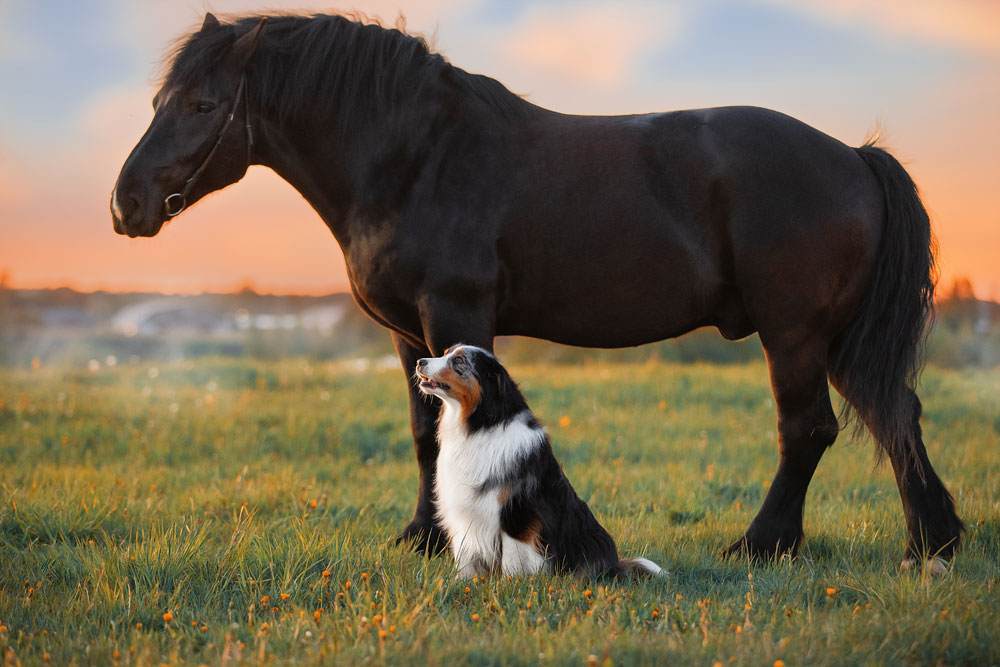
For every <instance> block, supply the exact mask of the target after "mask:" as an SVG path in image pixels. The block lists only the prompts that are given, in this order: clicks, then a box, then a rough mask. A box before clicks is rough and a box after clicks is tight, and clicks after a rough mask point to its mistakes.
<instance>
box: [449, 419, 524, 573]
mask: <svg viewBox="0 0 1000 667" xmlns="http://www.w3.org/2000/svg"><path fill="white" fill-rule="evenodd" d="M456 413H457V411H455V410H450V409H449V408H448V407H447V406H446V407H445V410H444V414H443V415H442V419H441V423H440V424H439V425H438V441H439V444H440V448H441V449H440V452H439V454H438V460H437V472H436V475H435V495H436V501H435V502H436V506H437V514H438V518H439V520H440V521H441V525H442V527H443V528H444V529H445V532H446V533H447V534H448V538H449V539H450V541H451V549H452V552H453V553H454V555H455V562H456V564H457V565H458V569H459V575H460V576H464V577H471V576H474V575H476V574H484V573H485V572H486V571H489V570H491V569H493V568H494V567H495V566H496V565H497V564H499V561H500V559H501V557H502V554H503V550H504V548H507V549H508V550H509V549H510V548H512V547H509V546H508V543H509V542H511V541H513V540H511V539H510V538H509V537H507V536H503V535H502V531H501V529H500V511H501V508H502V505H501V502H500V500H501V498H500V494H501V489H499V488H497V487H496V486H495V481H496V480H499V479H503V478H505V477H506V476H507V475H508V474H509V473H510V472H511V470H512V469H513V467H514V466H516V465H517V464H518V462H519V461H520V460H521V458H522V457H523V456H524V455H525V453H527V452H529V451H530V450H531V448H533V447H537V446H538V443H539V441H540V439H541V438H542V437H544V434H543V432H541V431H540V430H538V429H532V428H529V427H528V426H527V425H526V420H525V419H515V420H513V421H511V422H510V423H508V424H507V425H505V426H502V427H496V428H492V429H483V430H482V431H479V432H477V433H474V434H469V433H467V432H466V430H465V426H464V424H462V423H459V422H458V420H457V419H456V417H457V415H456ZM528 416H529V417H530V415H528ZM506 560H507V559H506V558H503V561H504V566H505V567H504V570H505V571H506V570H507V567H506ZM521 560H523V557H522V558H521ZM540 567H541V559H540V557H539V559H538V563H536V564H535V567H534V570H537V569H539V568H540ZM534 570H533V571H534Z"/></svg>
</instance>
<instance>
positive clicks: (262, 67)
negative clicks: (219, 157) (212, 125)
mask: <svg viewBox="0 0 1000 667" xmlns="http://www.w3.org/2000/svg"><path fill="white" fill-rule="evenodd" d="M260 18H261V17H260V16H240V17H234V18H231V19H228V20H227V22H226V23H223V24H222V27H221V28H220V29H216V30H209V31H207V34H202V32H201V31H196V32H193V33H190V34H189V35H187V36H186V37H183V38H182V39H181V41H180V42H179V43H178V45H177V47H176V48H175V49H174V51H173V52H172V54H171V56H170V58H169V64H168V67H167V72H166V76H165V77H164V83H165V84H167V85H168V86H170V87H175V86H176V87H178V88H180V89H183V88H185V87H188V86H192V85H194V84H197V83H198V82H199V81H201V80H203V78H204V77H205V76H206V73H208V72H211V71H212V70H213V68H215V67H217V66H218V65H219V64H220V63H221V62H222V61H223V59H224V58H225V56H226V54H227V53H228V52H229V49H230V48H231V47H232V45H233V43H234V42H235V41H236V40H237V39H238V38H239V37H240V36H241V35H244V34H246V33H247V32H248V31H250V30H251V29H253V28H254V27H255V26H256V25H257V24H258V22H259V21H260ZM442 73H443V74H446V75H447V78H448V80H449V81H451V82H452V84H453V85H455V86H456V87H457V88H458V89H459V90H460V91H462V92H464V93H466V94H469V95H474V96H476V97H478V98H479V99H481V100H483V101H484V102H486V103H487V104H488V105H489V106H491V107H492V108H494V109H495V110H497V111H498V112H500V113H501V115H503V116H507V117H510V116H514V117H516V116H519V115H521V114H522V113H523V109H524V106H523V104H521V98H519V97H518V96H516V95H514V94H513V93H511V92H510V91H508V90H507V89H506V88H505V87H504V86H503V85H502V84H501V83H499V82H498V81H496V80H494V79H491V78H489V77H485V76H481V75H477V74H469V73H468V72H465V71H464V70H461V69H459V68H457V67H454V66H452V65H451V64H450V63H448V62H447V60H445V58H444V57H443V56H441V55H440V54H437V53H434V52H433V51H431V49H430V48H429V47H428V45H427V42H426V41H425V40H424V39H423V38H421V37H415V36H412V35H408V34H406V33H405V32H403V31H402V30H399V29H395V28H385V27H383V26H381V25H380V24H378V23H375V22H369V21H365V20H363V19H362V18H359V17H351V18H349V17H346V16H340V15H332V16H330V15H323V14H317V15H314V16H302V15H292V14H285V15H279V16H268V17H267V24H266V25H265V27H264V37H263V40H262V41H261V44H260V47H259V48H258V50H257V52H256V53H255V54H254V56H253V58H252V60H251V63H250V66H249V67H248V91H249V95H250V100H251V104H252V105H254V106H256V107H257V108H260V109H262V110H266V111H268V112H270V113H272V114H274V115H275V116H276V117H277V118H278V119H286V118H290V117H293V116H295V115H297V114H298V113H301V112H308V113H310V114H317V113H318V114H324V113H327V114H329V113H337V114H338V116H339V121H340V125H341V127H342V128H344V129H348V128H350V127H352V126H353V122H352V121H353V120H355V119H358V118H360V119H363V118H365V117H371V116H372V115H374V114H378V115H382V114H386V113H392V112H393V111H397V110H399V109H400V108H401V107H403V106H405V105H406V104H407V103H408V102H412V101H413V97H414V96H415V94H416V92H417V91H419V90H420V89H421V87H423V86H424V85H425V84H427V83H428V82H431V81H434V80H436V79H438V78H439V77H440V75H441V74H442Z"/></svg>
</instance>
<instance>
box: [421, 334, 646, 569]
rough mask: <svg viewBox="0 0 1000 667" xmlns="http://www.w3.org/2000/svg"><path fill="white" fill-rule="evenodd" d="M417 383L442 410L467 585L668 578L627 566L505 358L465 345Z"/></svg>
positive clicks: (426, 369)
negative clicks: (501, 577)
mask: <svg viewBox="0 0 1000 667" xmlns="http://www.w3.org/2000/svg"><path fill="white" fill-rule="evenodd" d="M416 378H417V380H419V382H420V389H421V391H423V392H424V393H425V394H429V395H433V396H437V397H439V398H440V399H441V400H442V401H443V403H444V406H443V409H442V412H441V420H440V422H439V423H438V441H439V443H440V447H441V449H440V453H439V454H438V460H437V474H436V477H435V492H436V495H437V499H436V503H437V516H438V519H439V520H440V521H441V525H442V526H443V527H444V529H445V532H446V533H447V535H448V537H449V539H450V541H451V549H452V552H453V553H454V555H455V562H456V564H457V566H458V571H459V576H461V577H472V576H476V575H483V574H487V573H489V572H494V571H498V570H502V571H503V572H504V573H506V574H512V575H513V574H533V573H535V572H545V571H556V572H560V571H569V572H574V573H577V574H580V575H584V576H607V575H611V576H621V575H624V574H628V573H636V574H656V575H659V574H662V573H663V571H662V570H661V569H660V567H659V566H658V565H656V564H655V563H653V562H651V561H649V560H646V559H645V558H635V559H628V560H620V559H619V558H618V549H617V548H616V547H615V541H614V540H613V539H612V538H611V536H610V535H609V534H608V532H607V531H606V530H604V528H603V527H602V526H601V524H599V523H598V522H597V519H595V518H594V515H593V514H592V513H591V511H590V508H589V507H587V504H586V503H585V502H583V501H582V500H581V499H580V497H579V496H577V495H576V492H575V491H574V490H573V487H572V486H571V485H570V483H569V480H568V479H566V476H565V475H564V474H563V471H562V469H561V468H560V467H559V463H558V462H557V461H556V458H555V456H554V455H553V453H552V445H551V444H550V443H549V438H548V435H547V434H546V432H545V429H544V428H543V427H542V425H541V424H539V423H538V420H536V419H535V417H534V415H533V414H532V413H531V410H530V409H529V408H528V405H527V403H525V400H524V396H522V395H521V392H520V390H519V389H518V388H517V385H516V384H515V383H514V381H513V380H512V379H511V377H510V375H509V374H508V373H507V371H506V369H504V367H503V366H502V365H501V364H500V362H499V361H497V359H496V357H494V356H493V355H492V354H490V353H489V352H487V351H486V350H483V349H481V348H477V347H472V346H469V345H456V346H454V347H452V348H451V349H449V350H448V351H446V352H445V354H444V356H442V357H436V358H431V359H420V360H419V361H418V362H417V368H416Z"/></svg>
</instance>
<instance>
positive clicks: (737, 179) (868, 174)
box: [111, 14, 963, 565]
mask: <svg viewBox="0 0 1000 667" xmlns="http://www.w3.org/2000/svg"><path fill="white" fill-rule="evenodd" d="M153 106H154V108H155V115H154V117H153V121H152V123H151V125H150V127H149V129H148V130H147V131H146V134H145V135H144V136H143V137H142V139H141V140H140V141H139V143H138V145H137V146H136V147H135V149H134V150H133V151H132V154H131V155H130V156H129V157H128V160H127V161H126V162H125V165H124V167H123V168H122V171H121V174H120V175H119V177H118V181H117V183H116V184H115V188H114V191H113V193H112V198H111V211H112V217H113V220H114V228H115V230H116V231H117V232H119V233H121V234H128V235H129V236H132V237H135V236H153V235H154V234H156V233H157V232H158V231H159V230H160V228H161V226H162V225H163V223H164V222H165V221H166V220H167V219H168V218H170V217H173V216H174V215H177V214H178V213H180V212H181V211H182V210H184V208H185V207H186V206H189V205H191V204H192V203H194V202H195V201H197V200H198V199H199V198H201V197H203V196H204V195H206V194H208V193H210V192H213V191H215V190H218V189H220V188H223V187H225V186H227V185H229V184H231V183H234V182H236V181H238V180H239V179H240V178H242V177H243V175H244V173H245V172H246V170H247V167H248V165H249V164H262V165H266V166H268V167H270V168H271V169H273V170H274V171H275V172H277V173H278V174H279V175H280V176H281V177H282V178H284V179H285V180H286V181H288V182H289V183H290V184H291V185H292V186H294V187H295V188H296V189H297V190H298V191H299V192H300V193H301V194H302V195H303V196H304V197H305V198H306V199H307V200H308V201H309V203H310V204H312V206H313V208H315V209H316V211H317V212H318V213H319V215H320V216H321V217H322V219H323V220H324V221H325V222H326V224H327V226H329V228H330V230H331V231H332V232H333V235H334V236H335V237H336V239H337V241H338V243H339V244H340V247H341V249H342V250H343V252H344V256H345V259H346V264H347V271H348V275H349V277H350V281H351V287H352V289H353V292H354V297H355V298H356V300H357V302H358V304H359V305H360V307H361V308H362V309H363V310H364V311H365V312H366V313H367V314H368V315H370V316H371V317H372V318H373V319H374V320H375V321H377V322H379V323H380V324H382V325H384V326H385V327H386V328H388V329H389V330H390V331H391V332H392V339H393V342H394V344H395V347H396V350H397V352H398V353H399V358H400V360H401V361H402V364H403V368H404V370H405V371H407V373H408V372H409V370H410V369H412V368H413V367H414V364H415V362H416V360H417V359H419V358H421V357H428V356H439V355H440V354H441V353H442V352H443V351H444V350H445V348H447V347H449V346H450V345H452V344H453V343H458V342H463V343H467V344H472V345H478V346H481V347H484V348H486V349H492V345H493V338H494V336H496V335H498V334H518V335H523V336H533V337H537V338H545V339H548V340H553V341H558V342H560V343H566V344H570V345H582V346H590V347H625V346H631V345H640V344H643V343H648V342H651V341H657V340H662V339H665V338H669V337H673V336H678V335H681V334H683V333H685V332H688V331H691V330H692V329H695V328H698V327H703V326H715V327H717V328H718V330H719V331H720V332H721V333H722V334H723V336H725V337H727V338H730V339H737V338H742V337H744V336H747V335H749V334H751V333H753V332H755V331H756V332H758V333H759V334H760V340H761V342H762V344H763V347H764V351H765V353H766V355H767V362H768V368H769V370H770V377H771V386H772V389H773V392H774V397H775V401H776V404H777V409H778V429H779V433H780V443H781V444H780V450H781V459H780V463H779V464H778V470H777V473H776V474H775V477H774V481H773V482H772V484H771V487H770V490H769V491H768V494H767V497H766V498H765V500H764V504H763V506H762V507H761V508H760V511H759V512H758V514H757V516H756V518H755V519H754V520H753V522H752V523H751V524H750V526H749V528H748V529H747V531H746V533H745V534H744V535H743V536H742V537H741V538H740V539H739V540H737V541H736V542H735V543H734V544H733V545H732V546H731V547H730V548H729V552H730V553H746V554H748V555H749V556H750V557H751V558H772V557H774V556H776V555H780V554H785V553H791V554H793V555H794V554H795V552H796V550H797V548H798V547H799V545H800V543H801V540H802V509H803V503H804V500H805V496H806V489H807V487H808V486H809V481H810V479H811V478H812V476H813V472H814V470H815V469H816V465H817V464H818V463H819V460H820V457H821V456H822V455H823V452H824V450H826V448H827V447H829V446H830V445H831V444H832V443H833V441H834V439H835V438H836V437H837V433H838V431H839V422H838V419H837V417H836V415H835V414H834V410H833V408H832V407H831V403H830V397H829V391H828V384H827V383H828V381H829V382H831V383H832V384H833V386H834V387H835V388H836V389H837V391H839V392H840V393H841V394H842V395H843V396H844V397H845V398H846V399H847V402H848V403H849V404H850V406H851V408H852V409H853V413H854V415H855V416H856V417H857V419H858V422H859V423H860V424H864V425H865V426H867V428H868V429H869V430H870V431H871V432H872V433H873V435H874V437H875V440H876V442H877V443H878V446H879V448H880V451H881V452H884V453H885V455H887V456H888V458H889V460H890V462H891V464H892V467H893V470H894V472H895V475H896V481H897V484H898V486H899V491H900V495H901V496H902V500H903V510H904V513H905V515H906V523H907V528H908V531H909V540H908V544H907V546H906V553H905V560H906V561H907V562H911V561H913V560H914V559H920V562H923V558H924V557H926V556H928V555H937V556H939V557H941V558H944V559H949V558H951V556H952V555H953V554H954V552H955V549H956V547H957V546H958V542H959V538H960V536H961V533H962V531H963V525H962V522H961V521H960V520H959V518H958V516H957V515H956V513H955V508H954V502H953V500H952V498H951V496H950V495H949V493H948V491H947V490H946V489H945V488H944V486H943V484H942V483H941V480H940V479H939V478H938V476H937V474H935V472H934V470H933V468H932V467H931V464H930V462H929V461H928V459H927V454H926V451H925V449H924V445H923V442H922V440H921V430H920V425H919V417H920V413H921V407H920V402H919V400H918V399H917V396H916V394H915V393H914V391H913V387H914V383H915V379H916V375H917V373H918V371H919V367H920V364H921V358H920V349H921V346H922V343H923V337H924V333H925V328H926V325H927V321H928V316H929V310H930V308H931V298H932V294H933V289H934V285H933V270H934V266H933V264H934V258H933V252H932V239H931V232H930V223H929V220H928V217H927V213H926V212H925V210H924V207H923V205H922V204H921V202H920V199H919V197H918V194H917V191H916V188H915V186H914V184H913V182H912V181H911V180H910V177H909V176H908V175H907V173H906V172H905V171H904V170H903V168H902V167H901V166H900V165H899V163H898V162H896V160H895V159H893V158H892V157H891V156H890V155H889V154H888V153H887V152H885V151H884V150H882V149H880V148H877V147H875V146H874V145H871V144H866V145H864V146H862V147H860V148H850V147H848V146H845V145H844V144H842V143H840V142H839V141H837V140H835V139H833V138H831V137H829V136H827V135H825V134H823V133H821V132H819V131H817V130H815V129H813V128H811V127H809V126H807V125H805V124H803V123H801V122H799V121H797V120H795V119H793V118H790V117H788V116H785V115H782V114H780V113H776V112H774V111H768V110H764V109H758V108H749V107H732V108H718V109H701V110H693V111H677V112H672V113H656V114H644V115H635V116H614V117H598V116H570V115H564V114H560V113H555V112H552V111H548V110H546V109H542V108H540V107H537V106H535V105H532V104H531V103H529V102H527V101H525V100H524V99H522V98H520V97H518V96H516V95H514V94H512V93H510V92H509V91H508V90H507V89H506V88H504V87H503V86H502V85H501V84H500V83H498V82H497V81H495V80H493V79H490V78H487V77H484V76H480V75H475V74H469V73H467V72H465V71H463V70H461V69H459V68H457V67H454V66H452V65H451V64H449V63H448V62H447V61H446V60H445V59H444V58H442V57H441V56H440V55H438V54H435V53H432V52H431V51H429V49H428V47H427V45H426V43H425V42H424V41H423V40H421V39H419V38H415V37H412V36H409V35H406V34H404V33H402V32H400V31H398V30H390V29H385V28H382V27H380V26H377V25H371V24H368V25H365V24H363V23H361V22H358V21H354V20H351V19H348V18H345V17H342V16H313V17H303V16H277V17H271V18H266V19H265V18H260V17H245V18H240V19H237V20H235V21H233V22H231V23H225V24H223V23H220V22H219V21H218V20H217V19H216V18H215V17H214V16H212V15H211V14H209V15H207V16H206V17H205V22H204V24H203V25H202V27H201V29H200V30H199V31H197V32H195V33H192V34H191V35H189V36H188V37H187V39H186V41H184V42H183V44H182V45H181V46H180V47H179V48H178V50H177V52H176V54H175V56H174V58H173V60H172V63H171V64H170V66H169V71H168V72H167V75H166V77H165V80H164V83H163V86H162V87H161V89H160V90H159V92H158V93H157V95H156V97H155V98H154V99H153ZM436 417H437V409H436V407H435V406H434V405H433V404H431V403H430V402H427V401H424V400H421V397H420V396H419V394H418V391H417V389H416V388H415V387H414V386H412V385H411V386H410V420H411V424H412V427H413V437H414V440H415V443H416V454H417V462H418V464H419V466H420V489H419V495H418V500H417V508H416V514H415V516H414V519H413V521H412V523H410V525H409V526H407V528H406V529H405V531H404V532H403V534H402V536H401V537H402V538H405V539H411V540H414V541H415V543H416V545H417V547H418V548H421V549H428V550H434V549H436V548H439V547H440V541H439V538H440V531H439V529H438V528H437V527H436V526H435V525H434V519H433V505H432V502H431V493H432V487H433V478H434V462H435V459H436V456H437V444H436V442H435V437H434V424H435V419H436ZM938 564H939V565H940V563H939V562H938Z"/></svg>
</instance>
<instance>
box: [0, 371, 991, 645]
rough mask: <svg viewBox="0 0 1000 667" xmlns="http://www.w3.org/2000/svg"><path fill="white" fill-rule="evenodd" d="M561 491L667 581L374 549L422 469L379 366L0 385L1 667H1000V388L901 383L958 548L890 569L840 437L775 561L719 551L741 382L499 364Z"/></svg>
mask: <svg viewBox="0 0 1000 667" xmlns="http://www.w3.org/2000/svg"><path fill="white" fill-rule="evenodd" d="M513 370H514V373H515V376H516V377H518V378H519V380H520V382H521V384H522V386H523V388H524V389H525V393H526V395H527V397H528V400H529V403H531V404H532V406H533V407H534V409H535V411H536V412H537V414H538V415H539V416H540V417H541V418H542V419H543V420H544V421H545V422H546V423H547V424H548V425H549V428H550V431H551V433H552V436H553V441H554V443H555V447H556V451H557V454H558V455H559V456H560V458H561V460H562V462H563V465H564V466H565V468H566V471H567V474H568V475H569V477H570V479H571V480H572V481H573V482H574V484H575V486H576V488H577V490H578V491H579V493H580V495H581V496H582V497H583V498H585V499H586V500H588V501H589V502H590V504H591V506H592V508H593V509H594V511H595V513H596V514H597V516H598V518H599V519H600V520H601V521H602V522H603V523H604V525H605V526H606V527H607V528H608V529H609V531H610V532H611V533H612V534H613V535H614V536H615V537H616V539H617V540H618V542H619V549H620V551H621V552H622V554H623V555H626V556H628V555H640V554H641V555H645V556H647V557H649V558H652V559H653V560H655V561H657V562H658V563H660V564H662V565H664V566H665V567H667V568H668V569H669V570H670V573H671V574H670V577H669V578H667V579H665V580H662V581H650V582H645V581H644V582H636V583H607V582H586V581H577V580H575V579H573V578H568V577H558V578H553V577H537V578H533V579H513V580H508V579H506V578H505V577H500V578H487V579H485V580H477V581H475V582H456V581H455V580H454V578H453V572H452V569H451V567H452V563H451V559H450V558H449V557H440V558H434V559H430V560H427V559H424V558H422V557H419V556H417V555H414V554H412V553H409V552H408V551H406V550H404V549H401V548H398V547H396V546H394V545H393V539H392V538H393V536H394V534H395V533H396V531H397V530H399V529H400V528H402V526H403V525H404V524H405V523H406V521H407V520H408V519H409V517H410V513H411V511H412V505H413V502H414V496H415V488H416V468H415V465H414V463H413V461H412V445H411V443H410V440H409V435H408V426H407V423H406V414H407V413H406V407H405V392H404V383H403V382H404V381H403V378H402V374H401V372H400V371H399V370H384V371H380V370H378V369H374V368H372V369H367V370H364V369H358V368H351V367H348V366H344V365H341V366H333V365H313V366H309V365H307V364H305V363H304V362H284V363H275V364H254V365H251V364H249V363H245V362H236V361H221V360H205V361H199V362H197V363H188V364H186V365H184V364H182V365H171V366H161V367H159V368H154V367H151V366H148V365H145V366H116V367H114V368H106V367H105V368H101V369H99V370H97V371H72V372H68V371H66V370H65V369H63V370H59V369H46V368H41V369H36V370H34V371H0V475H2V476H0V481H2V486H0V652H4V651H6V652H7V659H8V660H11V661H17V660H20V662H21V663H22V664H37V663H42V662H44V661H45V660H50V661H51V662H52V663H54V664H66V663H73V662H76V663H81V664H85V663H96V664H111V663H116V664H119V665H128V664H160V663H169V664H233V663H234V662H245V663H251V664H253V663H258V662H263V663H268V664H317V663H330V662H333V661H342V662H362V661H367V662H374V663H389V664H420V663H429V664H442V663H455V664H537V663H554V664H580V665H582V664H588V663H591V664H600V663H604V662H606V661H610V663H612V664H652V663H659V664H702V665H711V664H713V663H715V662H721V663H723V664H729V663H737V664H753V665H772V664H775V663H776V661H779V660H780V661H783V662H784V664H786V665H797V664H803V665H804V664H809V665H823V664H850V663H865V664H886V665H897V664H931V663H935V664H936V663H940V664H960V663H970V664H979V665H985V664H998V663H1000V564H998V553H1000V446H998V445H1000V414H998V410H997V407H998V406H1000V376H998V375H997V373H995V372H994V373H992V374H988V373H975V372H953V371H951V372H944V371H937V370H934V369H931V370H929V371H927V373H925V376H924V388H923V390H922V395H923V396H924V398H925V415H926V416H925V433H926V439H927V444H928V449H929V451H930V455H931V459H932V460H933V462H934V463H935V464H936V466H937V469H938V471H939V472H940V474H941V476H942V478H943V479H944V480H945V482H946V483H947V484H948V486H949V488H950V489H951V490H952V492H953V493H954V495H955V498H956V500H957V503H958V507H959V511H960V513H961V514H962V516H963V517H964V519H965V520H966V521H967V522H968V525H969V532H968V535H967V539H966V542H965V546H964V549H963V550H962V552H961V553H960V554H959V556H958V558H957V559H956V561H955V564H954V569H953V571H952V573H951V574H950V575H949V576H948V577H946V578H944V579H942V580H932V579H930V578H927V577H924V576H922V575H920V574H912V573H901V572H900V571H899V567H898V566H899V561H900V557H901V555H902V546H903V541H904V528H903V520H902V512H901V508H900V503H899V498H898V495H897V492H896V490H895V487H894V485H893V483H892V480H891V474H890V473H889V471H888V470H887V469H886V468H878V469H873V460H874V458H873V455H872V451H871V447H870V446H860V447H859V446H850V445H848V444H846V443H847V439H846V437H845V438H843V439H842V440H841V441H839V442H838V444H837V445H835V446H834V448H833V449H831V450H830V451H829V452H828V453H827V455H826V457H825V458H824V461H823V462H822V463H821V465H820V469H819V472H818V475H817V478H816V480H815V481H814V483H813V485H812V487H811V489H810V495H809V499H808V503H807V506H806V520H805V525H806V533H807V535H808V537H809V541H808V543H807V545H806V547H805V548H804V550H803V552H802V555H801V557H800V558H799V559H798V560H797V561H796V562H794V563H782V564H780V565H775V566H760V567H752V568H751V567H748V566H747V564H746V563H741V562H726V561H723V560H721V559H720V558H719V556H718V554H719V551H720V550H721V549H722V548H723V547H724V546H725V545H726V544H727V543H728V542H729V541H731V540H733V539H735V538H736V537H737V536H739V534H740V533H741V532H742V530H743V529H744V528H745V527H746V525H747V524H748V523H749V521H750V519H751V518H752V517H753V514H754V512H755V511H756V509H757V506H758V505H759V503H760V501H761V500H762V498H763V494H764V492H765V490H766V485H767V483H768V481H769V480H770V478H771V473H772V472H773V470H774V467H775V465H776V462H777V445H776V437H775V423H774V409H773V404H772V402H771V397H770V393H769V391H768V386H767V379H766V372H765V369H764V367H763V365H762V364H759V363H752V364H749V365H743V366H729V367H712V366H678V365H666V364H649V365H639V366H626V365H611V366H602V365H596V366H577V367H531V366H522V367H517V368H514V369H513Z"/></svg>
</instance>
